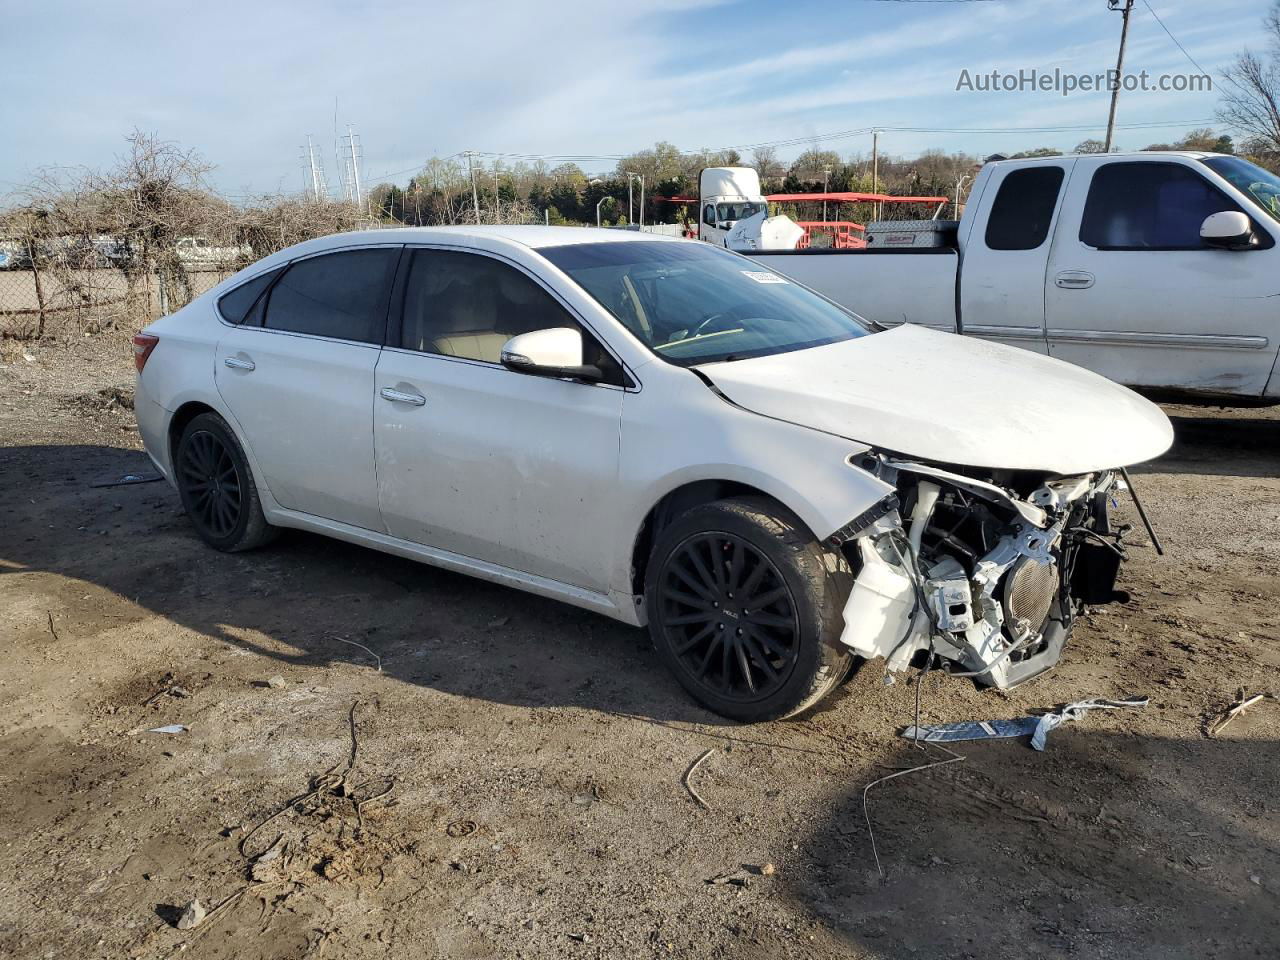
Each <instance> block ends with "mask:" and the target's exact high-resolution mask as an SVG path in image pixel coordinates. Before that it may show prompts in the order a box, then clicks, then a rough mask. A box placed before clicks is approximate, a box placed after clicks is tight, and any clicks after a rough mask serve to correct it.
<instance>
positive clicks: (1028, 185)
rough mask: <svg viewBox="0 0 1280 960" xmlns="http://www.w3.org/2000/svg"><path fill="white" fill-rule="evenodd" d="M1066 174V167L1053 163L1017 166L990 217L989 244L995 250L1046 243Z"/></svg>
mask: <svg viewBox="0 0 1280 960" xmlns="http://www.w3.org/2000/svg"><path fill="white" fill-rule="evenodd" d="M1063 176H1064V171H1063V169H1062V167H1050V166H1043V167H1040V166H1037V167H1028V168H1026V169H1025V170H1014V171H1013V172H1011V173H1010V174H1009V175H1008V176H1006V177H1005V178H1004V181H1003V182H1002V183H1001V184H1000V191H999V192H998V193H997V194H996V199H995V202H994V203H993V204H992V205H991V215H990V216H989V217H988V218H987V236H986V240H987V246H988V247H989V248H990V249H992V250H1034V249H1036V247H1038V246H1040V245H1041V244H1042V243H1044V242H1045V240H1046V239H1048V237H1049V226H1050V224H1052V223H1053V211H1054V210H1055V209H1056V208H1057V206H1058V191H1059V190H1061V189H1062V178H1063Z"/></svg>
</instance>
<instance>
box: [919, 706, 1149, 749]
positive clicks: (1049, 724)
mask: <svg viewBox="0 0 1280 960" xmlns="http://www.w3.org/2000/svg"><path fill="white" fill-rule="evenodd" d="M1150 702H1151V700H1150V698H1148V697H1121V698H1119V699H1117V700H1109V699H1107V698H1105V697H1093V698H1091V699H1089V700H1077V701H1076V702H1075V703H1068V704H1067V705H1066V706H1063V707H1059V708H1058V709H1056V710H1051V711H1049V712H1048V713H1044V714H1040V715H1039V716H1032V717H1019V718H1018V719H1016V720H990V721H988V720H980V721H978V722H976V723H971V722H970V723H937V724H933V725H931V726H927V727H918V726H914V725H912V726H909V727H905V728H903V730H902V731H901V732H900V733H899V736H901V737H905V738H906V739H908V740H916V741H922V742H924V743H955V742H957V741H960V740H1004V739H1010V738H1013V737H1026V736H1029V737H1031V746H1032V747H1034V748H1035V749H1037V750H1043V749H1044V748H1045V742H1046V740H1047V739H1048V736H1049V734H1050V733H1051V732H1052V731H1054V730H1056V729H1057V728H1058V727H1060V726H1062V725H1063V724H1064V723H1066V722H1067V721H1068V720H1078V719H1079V718H1080V717H1081V716H1082V715H1083V714H1085V713H1087V712H1088V711H1090V710H1125V709H1139V708H1141V707H1145V706H1146V705H1147V704H1148V703H1150Z"/></svg>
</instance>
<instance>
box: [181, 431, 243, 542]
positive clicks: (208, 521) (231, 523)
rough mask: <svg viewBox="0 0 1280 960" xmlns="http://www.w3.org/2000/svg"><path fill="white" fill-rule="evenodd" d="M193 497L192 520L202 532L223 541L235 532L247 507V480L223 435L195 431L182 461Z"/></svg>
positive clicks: (183, 475)
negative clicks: (245, 489)
mask: <svg viewBox="0 0 1280 960" xmlns="http://www.w3.org/2000/svg"><path fill="white" fill-rule="evenodd" d="M178 470H179V473H180V475H181V483H182V485H183V490H184V491H185V492H186V493H187V494H188V496H189V497H190V500H189V503H190V506H189V507H188V509H189V511H190V514H191V520H192V522H194V523H195V525H196V527H197V528H198V529H199V530H200V532H201V533H202V534H207V535H208V537H209V538H211V539H214V540H223V539H225V538H227V537H229V536H231V534H232V533H234V532H235V529H236V527H237V526H238V525H239V523H240V517H241V512H242V510H243V507H244V496H243V491H244V482H243V479H242V478H241V477H240V475H239V474H238V472H237V470H236V463H235V460H234V459H233V458H232V453H231V451H230V450H229V449H227V446H226V444H225V443H223V441H222V438H221V437H218V436H216V435H215V434H214V433H213V432H212V431H209V430H197V431H194V432H193V433H191V434H190V435H189V436H188V437H187V438H186V441H185V442H184V444H183V447H182V458H181V460H180V461H179V463H178Z"/></svg>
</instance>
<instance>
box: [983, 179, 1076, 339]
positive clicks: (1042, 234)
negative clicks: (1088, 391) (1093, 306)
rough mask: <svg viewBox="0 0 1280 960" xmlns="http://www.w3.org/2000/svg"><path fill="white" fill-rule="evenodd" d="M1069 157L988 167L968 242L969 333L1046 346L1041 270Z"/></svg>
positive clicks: (1042, 269)
mask: <svg viewBox="0 0 1280 960" xmlns="http://www.w3.org/2000/svg"><path fill="white" fill-rule="evenodd" d="M1071 163H1072V161H1070V160H1057V161H1054V162H1044V163H1036V164H1034V165H1032V166H1023V167H1012V168H1010V169H1007V170H1006V169H1004V168H1003V167H1001V166H1000V165H997V166H996V167H994V168H993V172H992V174H991V177H990V180H989V181H988V182H987V184H986V187H985V189H984V190H983V195H982V197H981V198H980V199H979V209H980V210H982V211H985V214H986V216H985V218H984V217H982V216H979V217H976V218H975V220H974V223H975V224H980V225H981V224H984V220H985V224H984V225H982V226H981V234H980V235H979V233H978V230H979V227H978V226H974V227H972V228H971V229H972V230H973V234H971V235H970V236H969V237H968V238H967V241H966V244H965V254H964V262H963V264H962V266H961V271H960V290H959V295H960V320H961V326H962V329H963V332H964V333H965V334H966V335H968V336H975V337H982V338H984V339H987V340H998V341H1000V342H1002V343H1008V344H1010V345H1012V346H1017V347H1025V348H1026V349H1028V350H1033V351H1035V352H1036V353H1047V352H1048V347H1047V345H1046V344H1045V336H1044V273H1045V266H1046V263H1047V260H1048V257H1049V244H1050V240H1049V238H1050V237H1052V236H1053V230H1054V227H1055V225H1056V223H1057V218H1058V210H1059V207H1060V206H1061V204H1060V198H1061V195H1062V186H1063V183H1064V182H1065V180H1066V176H1067V172H1068V170H1069V169H1070V165H1071Z"/></svg>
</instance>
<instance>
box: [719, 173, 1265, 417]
mask: <svg viewBox="0 0 1280 960" xmlns="http://www.w3.org/2000/svg"><path fill="white" fill-rule="evenodd" d="M707 172H708V173H710V172H711V171H707ZM752 177H754V172H753V171H746V172H743V173H740V174H738V175H735V177H732V178H727V177H722V176H720V175H719V174H717V178H716V179H715V181H714V183H715V189H716V190H717V191H718V192H717V193H716V194H715V195H714V196H708V197H707V198H706V201H705V202H704V203H703V204H702V207H703V216H704V217H709V216H711V215H712V214H711V209H712V208H713V207H714V216H715V222H714V223H705V222H704V223H703V224H702V225H701V226H700V230H699V233H700V235H702V236H704V237H705V238H707V239H712V236H711V235H710V233H709V231H710V230H711V228H713V227H714V229H715V230H717V231H719V230H721V229H722V228H721V223H722V222H725V223H733V224H734V225H736V224H737V223H738V222H739V221H740V220H741V215H742V213H743V212H744V210H745V209H746V207H745V206H744V205H747V204H754V205H758V204H759V203H761V202H762V200H763V198H762V197H760V196H759V195H758V193H759V186H758V180H756V181H754V183H755V186H754V190H751V191H747V190H746V187H750V186H751V184H752V179H751V178H752ZM733 189H736V190H738V191H739V192H738V193H737V194H734V193H733V192H732V190H733ZM735 196H736V197H737V199H731V198H732V197H735ZM722 208H723V210H724V213H723V214H722V213H721V209H722ZM757 212H758V211H757ZM734 214H737V217H734ZM722 216H723V221H722ZM894 226H895V227H896V228H900V227H902V226H903V225H902V224H895V225H894ZM704 231H707V232H706V233H704ZM728 233H729V230H725V231H724V234H725V236H726V237H727V235H728ZM716 236H717V237H718V236H719V234H717V235H716ZM939 236H942V237H944V238H947V237H948V235H947V234H946V233H939ZM721 242H724V241H723V239H722V240H721ZM728 245H730V246H734V244H732V243H730V244H728ZM793 246H794V245H793ZM735 248H736V249H739V250H743V248H742V247H740V246H738V247H735ZM743 252H745V253H747V254H748V255H749V256H751V257H752V258H753V259H755V260H757V261H758V262H759V263H760V264H762V265H765V266H768V268H769V269H770V270H771V271H774V272H776V273H778V274H782V275H785V276H788V277H791V278H793V279H795V280H797V281H799V282H800V283H803V284H805V285H807V286H809V287H812V288H813V289H814V290H817V291H818V292H820V293H822V294H823V295H825V296H827V297H828V298H830V299H832V300H834V301H836V302H837V303H840V304H843V305H845V306H847V307H849V308H850V309H852V310H854V311H855V312H857V313H859V314H861V315H862V316H864V317H866V318H868V319H870V320H874V321H877V322H878V323H880V324H883V325H886V326H894V325H897V324H901V323H914V324H919V325H921V326H926V327H932V328H934V329H938V330H947V331H951V332H954V333H959V334H963V335H965V336H974V337H982V338H986V339H990V340H996V341H1000V342H1003V343H1009V344H1014V345H1016V346H1019V347H1024V348H1026V349H1028V350H1032V351H1035V352H1037V353H1043V354H1048V355H1050V356H1053V357H1058V358H1060V359H1063V360H1067V361H1070V362H1072V363H1075V364H1078V365H1080V366H1082V367H1087V368H1088V369H1090V370H1094V371H1096V372H1098V373H1101V374H1103V375H1104V376H1107V377H1109V378H1111V379H1112V380H1115V381H1118V382H1120V383H1123V384H1126V385H1128V386H1132V387H1137V388H1140V389H1142V390H1145V391H1146V392H1148V393H1151V394H1153V395H1155V396H1168V397H1170V398H1187V399H1200V400H1205V401H1210V402H1221V403H1226V404H1233V405H1247V404H1267V403H1280V374H1278V373H1277V372H1276V358H1277V352H1278V351H1280V177H1276V176H1275V175H1274V174H1271V173H1269V172H1267V171H1266V170H1263V169H1261V168H1260V167H1258V166H1255V165H1254V164H1251V163H1249V162H1247V161H1245V160H1243V159H1241V158H1239V157H1234V156H1226V155H1220V154H1210V153H1196V152H1152V153H1132V154H1101V155H1081V156H1061V157H1045V158H1036V159H1025V160H997V161H992V162H988V163H987V164H985V165H984V166H983V168H982V170H981V172H980V173H979V175H978V177H977V180H976V182H975V183H974V185H973V190H972V191H971V193H970V197H969V202H968V205H967V207H966V208H965V211H964V215H963V217H962V219H961V220H960V221H959V223H958V225H956V229H955V232H954V234H951V235H950V238H948V239H944V240H943V241H942V242H939V243H936V244H933V245H925V246H911V247H909V248H900V247H895V246H892V245H889V246H884V245H877V237H876V235H875V232H874V230H873V229H871V228H869V230H868V236H867V246H866V247H865V248H862V249H831V248H828V249H805V250H797V249H781V250H779V249H765V248H762V247H757V249H755V250H751V249H750V248H748V249H745V250H743ZM989 386H990V389H991V390H992V402H993V403H999V402H1000V399H999V398H1000V386H999V384H996V383H993V384H990V385H989Z"/></svg>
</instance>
